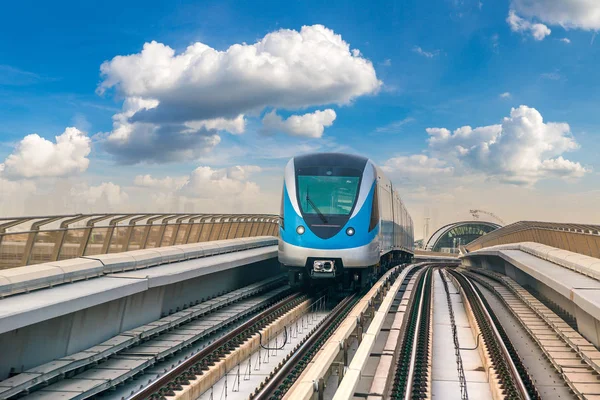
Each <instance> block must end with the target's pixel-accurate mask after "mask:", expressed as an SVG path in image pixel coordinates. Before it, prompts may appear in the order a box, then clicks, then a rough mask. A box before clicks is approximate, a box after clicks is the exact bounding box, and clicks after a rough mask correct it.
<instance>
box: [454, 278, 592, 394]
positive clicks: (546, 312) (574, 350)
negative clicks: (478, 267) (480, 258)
mask: <svg viewBox="0 0 600 400" xmlns="http://www.w3.org/2000/svg"><path fill="white" fill-rule="evenodd" d="M465 275H467V276H468V277H470V278H471V279H473V280H474V281H475V282H477V283H478V284H480V285H482V286H483V287H485V288H487V289H488V290H490V291H491V292H492V293H493V294H494V295H495V296H496V297H497V298H498V299H500V301H501V302H502V303H503V304H504V306H505V307H506V308H507V309H508V310H509V312H510V313H511V314H512V315H513V316H514V317H515V318H516V319H517V321H519V323H520V324H521V326H522V327H523V328H524V329H525V331H526V332H527V334H528V335H529V336H530V337H531V339H532V340H533V341H534V342H535V344H536V345H537V346H538V347H539V348H540V349H541V350H542V352H543V354H544V356H545V357H546V359H547V360H548V361H549V362H550V364H551V365H552V367H553V368H554V369H555V370H556V372H557V373H558V374H559V375H560V377H561V378H562V380H563V381H564V383H565V384H566V385H567V386H568V387H569V388H570V390H571V392H572V394H573V395H574V396H575V397H576V398H579V399H595V398H600V352H599V351H598V350H597V349H596V347H595V346H594V345H593V344H592V343H590V342H589V341H588V340H587V339H585V338H584V337H583V336H581V335H580V334H579V333H578V332H577V331H576V330H575V329H573V327H572V326H571V325H570V324H569V323H568V322H566V321H565V320H564V319H563V318H561V317H560V316H559V315H557V314H556V313H555V312H554V311H553V310H552V309H550V308H549V307H547V306H546V305H545V304H544V303H542V302H541V301H540V300H538V299H537V298H536V297H535V296H533V295H532V294H531V293H529V292H528V291H527V290H525V289H524V288H523V287H521V286H520V285H519V284H517V283H516V282H515V281H513V280H512V279H511V278H509V277H507V276H503V275H499V274H496V273H494V272H491V271H478V273H477V274H475V273H473V272H466V273H465Z"/></svg>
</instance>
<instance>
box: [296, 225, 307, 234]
mask: <svg viewBox="0 0 600 400" xmlns="http://www.w3.org/2000/svg"><path fill="white" fill-rule="evenodd" d="M304 231H305V229H304V227H303V226H302V225H298V227H297V228H296V233H297V234H298V235H302V234H303V233H304Z"/></svg>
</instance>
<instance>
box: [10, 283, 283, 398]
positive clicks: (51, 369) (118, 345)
mask: <svg viewBox="0 0 600 400" xmlns="http://www.w3.org/2000/svg"><path fill="white" fill-rule="evenodd" d="M282 281H283V280H282V278H280V277H279V278H271V279H268V280H266V281H262V282H259V283H257V284H253V285H249V286H247V287H244V288H242V289H238V290H234V291H232V292H230V293H227V294H225V295H222V296H219V297H215V298H214V299H211V300H207V301H205V302H202V303H200V304H199V305H197V306H193V307H190V308H188V309H186V310H184V311H180V312H178V313H175V314H172V315H170V316H168V317H164V318H161V319H160V320H157V321H154V322H152V323H149V324H146V325H143V326H140V327H138V328H135V329H132V330H130V331H126V332H123V333H122V334H120V335H118V336H115V337H113V338H111V339H109V340H108V341H105V342H103V343H101V344H100V345H97V346H94V347H92V348H89V349H85V350H84V351H82V352H80V353H76V354H74V355H70V356H67V357H63V358H61V359H59V360H54V361H51V362H49V363H46V364H44V365H41V366H37V367H35V368H32V369H31V370H28V371H26V372H24V373H22V374H19V375H16V376H15V377H13V378H10V379H7V380H5V381H2V382H0V396H2V397H9V396H12V395H14V394H17V393H19V392H22V391H25V390H26V391H31V390H32V388H34V387H36V386H37V387H39V386H40V385H41V386H42V388H41V391H40V393H38V392H36V394H35V396H36V397H45V398H52V396H53V395H57V393H63V392H71V394H70V397H68V398H78V397H81V398H86V397H89V396H90V395H93V394H95V393H96V392H100V391H104V390H106V389H108V388H110V387H113V386H115V385H117V384H119V383H121V382H123V381H124V380H126V379H128V378H130V377H132V376H133V375H135V374H137V373H138V372H140V371H142V370H144V369H146V368H147V367H149V366H151V365H153V364H155V363H156V362H157V361H160V360H161V359H164V358H165V357H168V356H171V355H173V354H174V353H175V352H177V351H179V350H181V349H184V348H186V347H190V346H192V345H193V344H194V343H195V342H198V341H200V340H201V339H204V338H207V337H210V336H211V335H214V334H215V333H217V332H218V331H219V330H220V329H222V328H224V327H226V326H228V325H230V324H232V323H234V322H235V321H237V320H238V319H240V318H242V317H243V316H245V315H249V314H252V313H253V312H255V310H257V309H259V308H261V307H264V305H265V304H267V303H268V302H270V301H272V299H274V298H277V297H278V296H281V294H282V293H285V292H286V291H287V290H288V289H287V287H285V286H284V287H281V282H282ZM274 288H275V289H274ZM273 289H274V290H273ZM267 290H270V291H269V292H268V293H265V294H260V293H261V292H265V291H267ZM246 298H247V299H246ZM107 359H108V361H104V360H107ZM118 360H129V361H127V363H125V365H126V366H129V367H128V368H125V367H124V366H123V365H122V364H123V363H120V362H119V361H118ZM123 362H125V361H123ZM136 362H137V364H136ZM98 363H99V365H98V366H96V367H94V365H96V364H98ZM132 363H134V364H135V365H131V364H132ZM113 364H116V365H113ZM90 367H92V368H91V369H89V368H90ZM82 369H85V372H84V373H83V374H77V375H75V377H71V378H69V379H67V380H66V381H61V380H59V381H58V383H56V384H54V385H50V386H48V387H44V386H45V383H46V382H53V381H55V380H56V379H55V378H60V377H62V376H64V375H65V374H67V373H68V372H69V371H74V370H78V371H81V370H82ZM90 380H92V381H98V380H100V381H99V382H89V381H90ZM77 387H79V388H80V389H79V390H76V389H75V388H77ZM86 388H87V389H86Z"/></svg>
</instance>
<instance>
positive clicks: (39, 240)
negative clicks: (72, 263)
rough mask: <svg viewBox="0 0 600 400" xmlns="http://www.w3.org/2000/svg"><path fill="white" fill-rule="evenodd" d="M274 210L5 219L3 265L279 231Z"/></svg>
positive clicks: (0, 225) (0, 221) (0, 222)
mask: <svg viewBox="0 0 600 400" xmlns="http://www.w3.org/2000/svg"><path fill="white" fill-rule="evenodd" d="M278 219H279V217H278V216H276V215H268V214H76V215H56V216H38V217H15V218H0V269H6V268H14V267H20V266H24V265H33V264H40V263H45V262H50V261H58V260H66V259H69V258H75V257H81V256H90V255H97V254H107V253H119V252H123V251H130V250H139V249H151V248H155V247H164V246H173V245H181V244H187V243H198V242H208V241H212V240H222V239H234V238H242V237H252V236H278V234H279V230H278Z"/></svg>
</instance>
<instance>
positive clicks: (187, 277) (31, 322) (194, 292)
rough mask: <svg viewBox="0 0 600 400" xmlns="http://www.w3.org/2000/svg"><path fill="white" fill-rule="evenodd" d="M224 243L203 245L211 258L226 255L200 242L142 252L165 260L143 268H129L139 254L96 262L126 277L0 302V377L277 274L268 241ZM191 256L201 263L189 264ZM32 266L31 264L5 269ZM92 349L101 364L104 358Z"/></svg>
mask: <svg viewBox="0 0 600 400" xmlns="http://www.w3.org/2000/svg"><path fill="white" fill-rule="evenodd" d="M230 242H231V243H229V244H227V245H225V244H224V243H212V246H209V247H211V248H212V249H214V250H213V252H216V249H217V248H219V249H225V248H227V249H229V251H230V252H228V253H221V254H216V255H206V256H205V254H206V252H205V250H206V248H207V243H203V244H201V245H202V246H200V245H190V246H187V247H185V248H184V249H181V247H183V246H176V247H177V248H175V249H168V248H162V249H161V252H160V253H158V252H156V251H151V250H150V251H146V250H145V251H144V252H148V253H151V254H153V255H154V256H155V257H161V259H163V258H165V257H167V252H168V253H169V256H168V257H170V258H169V260H170V261H172V262H171V263H168V264H163V265H158V266H153V267H148V268H144V269H135V268H138V267H139V268H142V266H143V265H145V264H142V263H143V262H148V263H152V264H154V263H155V261H156V260H152V259H151V258H149V257H148V256H147V255H142V254H138V255H137V256H131V254H127V253H120V254H114V255H113V254H109V255H105V256H102V258H100V256H99V257H98V258H99V260H102V261H101V262H102V263H103V268H108V269H110V270H111V271H112V269H117V268H118V269H119V270H121V269H126V270H127V269H129V271H125V272H120V273H119V272H109V273H106V274H103V275H101V276H100V277H97V278H93V279H89V280H79V281H75V282H73V283H63V284H58V285H56V286H53V287H47V288H41V289H38V290H33V291H30V292H28V293H21V294H15V295H11V296H8V297H6V298H4V299H0V354H2V355H3V357H2V363H0V379H6V378H8V375H9V373H12V374H15V373H20V372H24V371H26V370H29V369H31V368H34V367H36V366H39V365H41V364H44V363H46V362H49V361H52V360H58V359H62V358H65V357H67V358H68V357H70V356H71V355H74V354H77V353H78V352H81V351H83V350H85V349H89V348H92V347H94V346H97V345H99V344H101V343H103V342H105V341H107V340H108V339H110V338H112V337H115V336H117V335H119V334H121V333H123V332H126V331H128V330H131V329H135V328H138V327H140V326H142V325H144V324H148V323H150V322H152V321H156V320H158V319H160V318H161V317H164V316H169V315H172V314H174V313H176V312H179V311H181V310H183V309H187V308H189V307H192V306H194V305H197V304H199V303H200V302H202V301H203V300H207V299H209V298H211V297H214V296H218V295H221V294H223V293H225V292H229V291H231V290H233V289H236V288H239V287H242V286H244V285H248V284H251V283H252V282H255V281H256V280H260V279H265V278H268V277H272V276H274V275H277V274H279V273H280V271H279V264H278V263H277V260H276V256H277V248H276V246H274V245H273V243H275V242H276V239H275V238H272V237H268V238H250V239H234V240H231V241H230ZM261 246H262V247H261ZM157 255H158V256H157ZM194 255H198V256H200V255H201V257H200V258H191V257H193V256H194ZM136 257H139V258H137V259H136ZM174 257H177V258H174ZM176 259H180V260H181V261H179V262H175V260H176ZM74 260H77V259H74ZM74 260H68V261H71V262H72V261H74ZM144 260H145V261H144ZM148 260H150V261H148ZM99 262H100V261H99ZM84 265H88V264H87V261H86V262H85V264H84ZM35 267H39V265H36V266H27V267H22V268H16V269H13V270H9V271H16V270H21V269H29V268H35ZM3 272H4V271H3ZM125 274H126V275H125ZM25 275H27V274H26V271H25V272H24V275H23V276H25ZM35 279H41V278H39V277H35ZM51 279H53V278H51ZM22 282H26V281H25V280H23V281H22ZM20 284H23V283H20ZM122 345H123V346H125V347H126V346H127V345H128V342H127V341H126V340H124V341H123V343H122ZM98 350H99V351H98V357H99V358H102V357H103V354H104V352H103V351H100V348H98Z"/></svg>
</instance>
